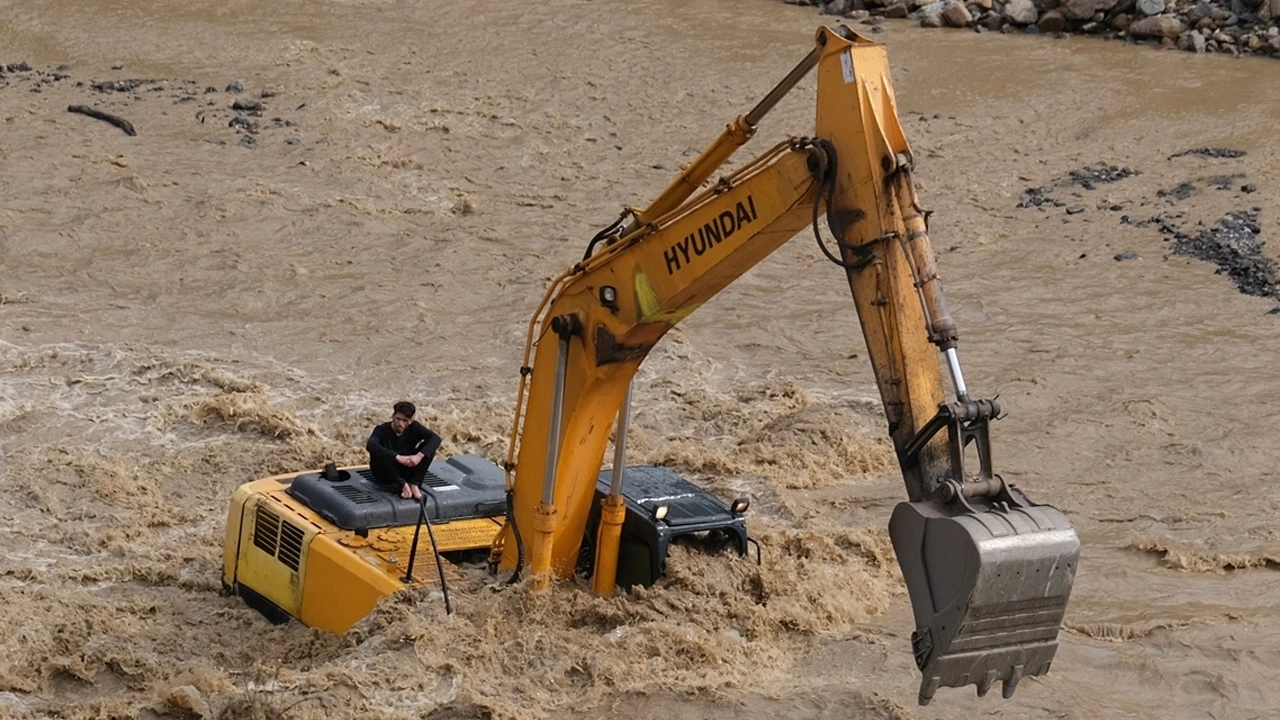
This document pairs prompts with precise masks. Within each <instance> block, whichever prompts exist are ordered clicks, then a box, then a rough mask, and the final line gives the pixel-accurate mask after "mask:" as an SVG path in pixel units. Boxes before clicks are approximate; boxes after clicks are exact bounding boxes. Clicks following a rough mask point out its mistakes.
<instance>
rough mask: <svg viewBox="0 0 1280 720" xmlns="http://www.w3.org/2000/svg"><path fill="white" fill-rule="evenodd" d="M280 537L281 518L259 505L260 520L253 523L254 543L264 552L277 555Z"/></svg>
mask: <svg viewBox="0 0 1280 720" xmlns="http://www.w3.org/2000/svg"><path fill="white" fill-rule="evenodd" d="M279 538H280V518H279V517H277V516H276V514H275V513H273V512H271V511H270V510H268V509H266V508H264V507H262V506H261V505H259V506H258V520H257V522H255V523H254V524H253V544H254V545H255V546H257V548H258V549H259V550H261V551H262V552H264V553H266V554H268V555H271V556H272V557H275V554H276V546H277V545H278V544H279Z"/></svg>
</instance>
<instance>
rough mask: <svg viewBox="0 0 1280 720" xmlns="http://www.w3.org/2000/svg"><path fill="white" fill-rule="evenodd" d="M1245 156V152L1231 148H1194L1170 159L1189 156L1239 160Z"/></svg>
mask: <svg viewBox="0 0 1280 720" xmlns="http://www.w3.org/2000/svg"><path fill="white" fill-rule="evenodd" d="M1244 154H1245V153H1244V151H1243V150H1233V149H1231V148H1212V147H1202V148H1192V149H1190V150H1183V151H1182V152H1180V153H1174V154H1173V155H1170V156H1169V159H1170V160H1172V159H1174V158H1180V157H1186V156H1187V155H1199V156H1201V157H1211V158H1238V157H1244Z"/></svg>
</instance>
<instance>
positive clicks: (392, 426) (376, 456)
mask: <svg viewBox="0 0 1280 720" xmlns="http://www.w3.org/2000/svg"><path fill="white" fill-rule="evenodd" d="M415 412H417V408H415V407H414V406H413V403H411V402H408V401H407V400H401V401H400V402H398V403H396V404H395V405H394V406H393V407H392V411H391V422H385V423H382V424H381V425H379V426H378V427H376V428H374V429H373V434H371V435H370V436H369V442H367V443H365V449H366V450H368V451H369V469H370V470H372V471H373V477H374V479H375V480H377V481H378V483H379V484H380V485H384V486H387V487H388V488H390V489H394V488H395V486H397V485H399V486H400V497H402V498H406V499H408V498H413V499H414V500H419V501H420V500H422V490H421V489H420V486H421V485H422V481H423V479H425V478H426V476H427V467H428V466H429V465H430V464H431V459H432V458H433V457H435V454H436V450H437V449H438V448H439V447H440V442H441V439H440V436H439V435H437V434H435V433H434V432H432V431H430V430H428V429H427V428H426V427H424V426H423V425H422V424H421V423H418V422H415V421H414V419H413V415H414V413H415Z"/></svg>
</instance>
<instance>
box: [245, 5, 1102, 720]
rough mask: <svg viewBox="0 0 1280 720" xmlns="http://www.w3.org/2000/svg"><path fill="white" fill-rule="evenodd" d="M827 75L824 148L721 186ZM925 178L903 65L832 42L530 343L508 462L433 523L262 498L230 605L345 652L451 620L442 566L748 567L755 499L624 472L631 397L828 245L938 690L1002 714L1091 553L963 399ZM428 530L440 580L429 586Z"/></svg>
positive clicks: (279, 480) (468, 484) (697, 165)
mask: <svg viewBox="0 0 1280 720" xmlns="http://www.w3.org/2000/svg"><path fill="white" fill-rule="evenodd" d="M814 68H816V69H817V73H818V78H817V123H816V128H815V132H814V134H813V135H812V136H810V137H792V138H790V139H788V140H786V141H784V142H782V143H779V144H778V145H776V146H774V147H772V148H771V149H769V150H768V151H766V152H764V153H763V154H762V155H760V156H759V157H757V158H755V159H753V160H751V161H750V162H748V163H747V164H745V165H744V166H742V167H741V168H740V169H737V170H736V171H734V172H732V173H731V174H728V175H726V176H723V177H721V178H720V179H719V180H716V181H714V182H709V181H710V180H711V178H712V176H713V175H714V174H715V173H716V171H717V170H718V169H719V168H720V167H721V166H722V165H723V164H724V163H725V162H726V161H727V160H728V158H729V157H730V156H731V155H732V154H733V153H734V152H735V151H736V150H737V149H738V148H739V147H740V146H742V145H743V144H745V143H746V142H747V141H748V140H749V139H750V138H751V137H752V135H753V134H754V132H755V130H756V127H757V125H758V124H759V123H760V121H761V120H762V118H764V116H765V114H766V113H768V112H769V111H770V109H772V108H773V107H774V106H775V105H776V104H777V102H778V101H779V100H780V99H781V98H782V97H783V96H784V95H785V94H786V93H787V92H788V91H790V90H791V89H792V88H793V87H794V86H795V85H796V84H797V83H798V82H799V81H800V80H801V78H803V77H804V76H805V75H806V74H807V73H809V72H810V71H812V70H813V69H814ZM912 166H913V156H912V153H911V149H910V148H909V147H908V145H907V141H906V138H905V137H904V134H903V130H902V127H901V125H900V123H899V119H898V116H897V109H896V107H895V100H894V94H893V89H892V85H891V84H890V80H889V67H888V60H887V56H886V52H885V48H884V46H883V45H880V44H878V43H874V42H871V41H870V40H868V39H866V38H864V37H862V36H859V35H857V34H856V33H854V32H853V31H851V30H850V29H848V28H847V27H844V26H840V27H836V28H829V27H822V28H819V29H818V30H817V32H816V35H815V46H814V48H813V49H812V51H811V52H810V53H809V54H808V55H807V56H806V57H805V59H804V60H803V61H802V62H801V63H800V64H799V65H797V66H796V67H795V68H794V69H793V70H792V71H791V72H790V73H789V74H788V75H787V76H786V77H785V78H784V79H783V80H782V82H781V83H779V84H778V85H777V86H776V87H775V88H774V89H773V90H772V91H770V92H769V94H768V95H767V96H766V97H765V98H764V99H763V100H762V101H761V102H760V103H759V104H758V105H756V106H755V108H753V109H752V110H751V111H750V112H748V113H747V114H745V115H743V116H740V117H738V118H736V119H735V120H734V121H733V122H731V123H729V124H728V126H727V127H726V128H725V130H724V131H723V133H722V134H721V135H720V137H719V138H718V139H717V140H716V141H715V142H714V143H713V144H712V145H711V146H710V147H709V148H707V150H706V151H704V152H703V153H702V154H701V155H700V156H699V157H698V158H697V159H696V160H694V161H693V162H692V163H690V164H689V165H688V166H686V167H685V168H684V170H683V171H682V173H681V174H680V176H679V177H678V178H676V180H675V181H674V182H672V183H671V185H670V186H669V187H668V188H667V189H666V190H665V191H663V193H662V194H661V195H660V196H659V197H658V198H657V199H655V200H654V201H653V202H652V203H651V204H649V205H648V206H647V207H645V208H643V209H634V208H628V209H627V210H626V211H624V212H623V214H622V216H621V217H620V218H619V219H618V221H617V222H615V223H614V224H613V225H611V226H610V227H608V228H606V229H604V230H603V231H601V232H600V233H599V234H598V235H597V236H596V237H595V238H593V239H592V240H591V242H590V244H589V245H588V247H587V249H586V252H585V254H584V256H583V258H582V259H581V261H579V262H576V263H575V264H574V265H573V266H572V267H570V268H569V269H568V270H566V271H565V272H564V273H563V274H561V275H560V276H559V277H557V278H555V280H553V281H552V283H551V286H550V288H549V290H548V291H547V294H546V296H545V297H544V298H543V300H542V302H541V304H540V305H539V306H538V308H537V311H536V312H535V313H534V316H533V318H532V319H531V321H530V323H529V328H528V339H527V343H526V347H525V355H524V363H523V366H522V367H521V369H520V390H519V393H518V396H517V400H516V407H515V414H514V420H513V423H512V428H511V438H510V446H509V454H508V457H507V459H506V462H505V463H504V464H503V466H502V467H499V466H498V465H496V464H494V463H492V462H489V461H488V460H485V459H484V458H481V457H478V456H475V455H458V456H454V457H450V458H447V459H438V458H437V459H431V460H429V463H430V464H429V471H428V473H427V479H426V481H425V482H424V484H423V490H424V495H423V500H422V502H421V503H418V502H415V501H412V500H404V499H401V498H400V497H399V495H398V493H395V494H392V493H388V492H386V491H383V490H381V489H380V488H379V487H378V486H377V485H375V484H374V483H373V482H371V481H372V480H373V477H372V474H371V473H370V471H369V469H368V468H367V467H351V468H341V469H339V468H337V467H334V466H333V465H332V464H331V465H329V466H326V468H325V469H324V470H321V471H311V472H303V473H295V474H289V475H280V476H275V477H270V478H265V479H262V480H257V481H254V482H251V483H248V484H246V485H243V486H241V487H240V488H239V489H237V491H236V492H235V493H234V495H233V497H232V500H231V509H230V513H229V516H228V521H227V530H226V545H225V550H224V577H223V581H224V586H225V587H226V589H227V590H228V591H230V592H233V593H235V594H237V595H239V596H241V597H243V598H244V599H245V600H246V601H247V602H249V604H251V605H252V606H254V607H256V608H258V609H259V610H261V611H262V612H263V613H264V614H266V615H267V616H268V617H270V618H273V619H276V620H280V621H287V620H288V619H290V618H296V619H298V620H300V621H302V622H303V623H305V624H307V625H309V626H311V627H317V628H323V629H326V630H330V631H332V632H335V633H343V632H345V631H346V630H347V629H348V628H350V627H351V625H352V624H354V623H355V622H357V621H359V620H360V619H361V618H362V617H364V616H365V615H367V614H368V613H369V612H370V611H371V610H372V609H373V607H374V606H375V605H376V604H377V602H378V600H379V599H380V598H382V597H384V596H386V595H388V594H390V593H393V592H396V591H397V590H400V589H402V588H404V587H407V586H414V585H419V584H422V583H428V582H437V581H438V582H440V583H441V584H442V585H443V590H444V597H445V602H446V606H447V607H448V604H449V599H448V590H447V584H446V582H447V580H446V574H445V571H444V565H443V562H442V560H441V556H442V554H443V555H446V556H450V557H452V555H450V554H451V553H453V552H455V551H466V550H471V551H473V552H482V551H483V549H484V548H488V549H489V563H490V567H491V569H492V570H493V571H495V572H497V571H499V570H502V571H506V572H509V573H511V575H510V577H511V578H512V579H513V580H514V579H515V578H516V577H521V576H524V575H527V583H526V584H525V585H523V586H522V587H526V588H528V589H529V590H530V591H532V592H541V591H544V590H545V589H546V588H547V586H548V584H549V583H550V582H552V581H554V580H562V579H566V578H571V577H573V576H574V574H575V573H581V574H584V575H587V576H589V577H590V579H591V584H592V587H593V589H594V591H595V592H596V593H601V594H609V593H612V592H614V590H615V588H616V587H617V586H618V585H622V586H624V587H626V586H632V585H636V584H651V583H653V582H655V581H657V580H658V579H659V578H660V577H661V576H662V574H663V571H664V568H665V563H666V555H667V548H668V547H669V545H670V543H672V542H676V541H679V540H680V539H681V538H683V537H685V536H690V537H693V536H701V537H706V536H716V537H721V538H723V539H724V541H725V542H724V543H723V545H725V546H728V547H732V548H733V549H735V550H736V551H737V552H738V553H740V554H746V553H747V552H748V544H749V543H751V542H753V539H752V538H750V537H749V535H748V533H747V529H746V520H745V512H746V511H747V507H748V505H749V499H747V498H738V499H735V500H733V501H731V502H729V503H725V502H723V501H722V500H721V499H719V498H716V497H714V496H712V495H711V494H709V493H706V492H704V491H702V490H701V489H700V488H698V487H696V486H695V485H693V484H692V483H690V482H688V481H686V480H684V479H683V478H681V477H680V476H678V475H677V474H676V473H674V472H673V471H671V470H670V469H668V468H663V467H653V466H627V465H626V464H625V449H626V437H627V423H628V418H629V413H630V404H631V385H632V379H633V377H634V375H635V373H636V371H637V369H638V368H639V367H640V364H641V362H643V360H644V358H645V357H646V356H647V355H648V353H649V352H650V350H651V349H652V348H653V347H654V346H655V344H656V343H657V342H658V341H659V340H660V339H661V338H662V336H663V335H664V334H665V333H666V332H667V331H668V330H670V329H671V328H673V327H675V326H676V324H678V323H679V322H680V321H681V320H683V319H684V318H686V317H688V316H689V314H690V313H692V312H693V311H694V310H696V309H697V308H698V307H699V306H700V305H702V303H704V302H706V301H707V300H709V299H710V298H712V297H713V296H714V295H715V294H716V293H718V292H720V291H721V290H722V289H724V288H725V287H726V286H728V285H729V284H730V283H732V282H733V281H734V280H735V279H736V278H738V277H740V276H741V275H743V274H744V273H745V272H747V270H749V269H750V268H751V267H753V266H754V265H755V264H756V263H758V262H759V261H760V260H762V259H763V258H765V257H766V256H768V255H769V254H770V253H772V252H773V251H774V250H776V249H778V248H779V247H780V246H781V245H782V244H783V243H785V242H787V241H788V240H789V239H791V238H792V237H794V236H795V235H797V234H798V233H800V232H801V231H802V230H804V229H806V228H807V227H811V228H812V231H813V233H814V235H815V237H816V238H817V240H818V245H819V247H820V248H821V250H822V252H823V253H824V254H825V255H826V256H827V258H828V259H829V260H830V261H831V262H832V263H834V264H835V265H838V266H839V267H840V268H841V269H842V270H843V271H844V273H845V275H846V276H847V278H848V281H849V286H850V288H851V290H852V292H853V299H854V304H855V306H856V308H857V313H858V318H859V320H860V322H861V326H862V331H863V335H864V337H865V339H866V344H867V349H868V353H869V355H870V358H871V363H872V366H873V368H874V371H875V377H876V382H877V385H878V386H879V390H880V396H881V398H882V401H883V406H884V411H885V415H886V418H887V420H888V431H889V434H890V436H891V437H892V439H893V443H894V447H895V449H896V451H897V457H898V461H899V465H900V467H901V470H902V476H903V480H904V481H905V484H906V491H907V501H905V502H902V503H900V504H899V505H898V506H897V507H896V508H895V509H894V511H893V513H892V516H891V518H890V520H889V534H890V538H891V540H892V542H893V546H894V550H895V553H896V555H897V558H898V563H899V567H900V568H901V570H902V575H903V578H904V580H905V582H906V586H907V590H908V594H909V596H910V599H911V604H912V608H913V610H914V614H915V623H916V628H915V630H914V632H913V633H912V635H911V649H912V652H913V654H914V656H915V660H916V664H917V666H918V667H919V669H920V672H921V678H922V679H921V686H920V692H919V698H918V699H919V702H920V703H921V704H922V705H923V704H927V703H928V702H929V701H930V700H931V699H932V698H933V696H934V694H935V692H936V691H937V689H938V688H939V687H964V686H966V685H971V684H972V685H976V686H977V691H978V694H979V695H985V694H986V693H987V691H988V690H989V689H990V688H991V686H992V685H993V684H994V683H995V682H997V681H1000V682H1001V683H1002V684H1003V694H1004V696H1005V697H1006V698H1007V697H1010V696H1012V694H1013V692H1014V690H1015V688H1016V687H1017V685H1018V682H1019V680H1021V679H1022V678H1023V677H1027V676H1039V675H1043V674H1045V673H1046V672H1048V670H1049V666H1050V663H1051V661H1052V660H1053V657H1054V653H1055V652H1056V650H1057V646H1058V629H1059V626H1060V624H1061V621H1062V618H1063V614H1064V613H1065V610H1066V606H1067V601H1068V598H1069V597H1070V594H1071V587H1072V583H1073V581H1074V578H1075V571H1076V564H1077V561H1078V558H1079V552H1080V543H1079V540H1078V538H1077V536H1076V533H1075V531H1074V529H1073V528H1072V526H1071V523H1070V522H1069V521H1068V519H1067V518H1066V516H1065V515H1064V514H1063V513H1061V512H1060V511H1058V510H1057V509H1055V508H1053V507H1051V506H1048V505H1039V504H1036V503H1034V502H1032V501H1031V500H1029V499H1028V498H1027V496H1026V495H1025V494H1024V493H1023V492H1022V491H1021V490H1019V489H1018V488H1016V487H1015V486H1014V485H1013V484H1011V483H1010V482H1008V481H1007V480H1005V479H1004V478H1002V477H1001V476H1000V475H997V474H996V473H995V472H994V471H993V469H992V463H991V446H990V440H989V433H988V428H989V424H990V422H991V421H992V420H993V419H995V418H996V417H997V416H998V415H999V414H1000V408H999V406H998V405H997V404H996V402H995V401H993V400H984V399H977V398H974V397H971V396H970V394H969V390H968V388H967V386H966V385H965V381H964V376H963V374H962V373H961V368H960V363H959V360H958V358H957V354H956V346H957V332H956V326H955V323H954V322H953V320H952V318H951V315H950V313H949V311H948V308H947V303H946V299H945V297H944V295H943V292H942V287H941V284H940V281H939V277H938V273H937V269H936V266H935V261H934V256H933V251H932V248H931V246H930V243H929V238H928V235H927V227H926V223H927V213H926V212H925V211H923V210H922V209H921V207H920V203H919V200H918V199H917V196H916V192H915V188H914V184H913V181H912V177H911V173H912ZM823 217H825V220H826V224H827V226H828V228H829V231H830V233H831V235H832V236H833V242H834V250H833V249H831V248H830V247H829V246H828V244H827V243H826V242H824V241H823V239H822V236H821V234H820V228H819V220H820V219H821V218H823ZM943 366H945V368H946V374H947V377H948V379H949V380H950V382H949V384H947V386H946V387H944V379H943V374H942V370H941V369H942V367H943ZM611 438H612V439H613V445H614V458H613V464H612V466H611V467H608V468H605V467H604V455H605V452H606V450H607V448H608V445H609V442H610V439H611ZM424 526H425V527H426V529H427V536H428V538H429V540H430V548H431V549H433V550H434V554H435V559H436V573H434V575H436V576H437V577H430V576H431V575H432V573H427V574H426V576H424V577H419V575H418V574H415V570H414V563H415V558H416V556H417V554H418V552H419V548H420V547H421V546H422V544H423V543H422V534H421V530H422V528H423V527H424ZM756 551H757V561H758V559H759V555H758V554H759V546H758V544H757V546H756ZM437 578H438V579H437Z"/></svg>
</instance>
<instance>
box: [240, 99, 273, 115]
mask: <svg viewBox="0 0 1280 720" xmlns="http://www.w3.org/2000/svg"><path fill="white" fill-rule="evenodd" d="M231 109H232V110H242V111H244V112H258V113H260V112H262V111H263V110H266V109H267V106H266V105H264V104H262V102H260V101H258V100H245V99H243V98H241V99H238V100H236V101H235V102H233V103H231Z"/></svg>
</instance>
